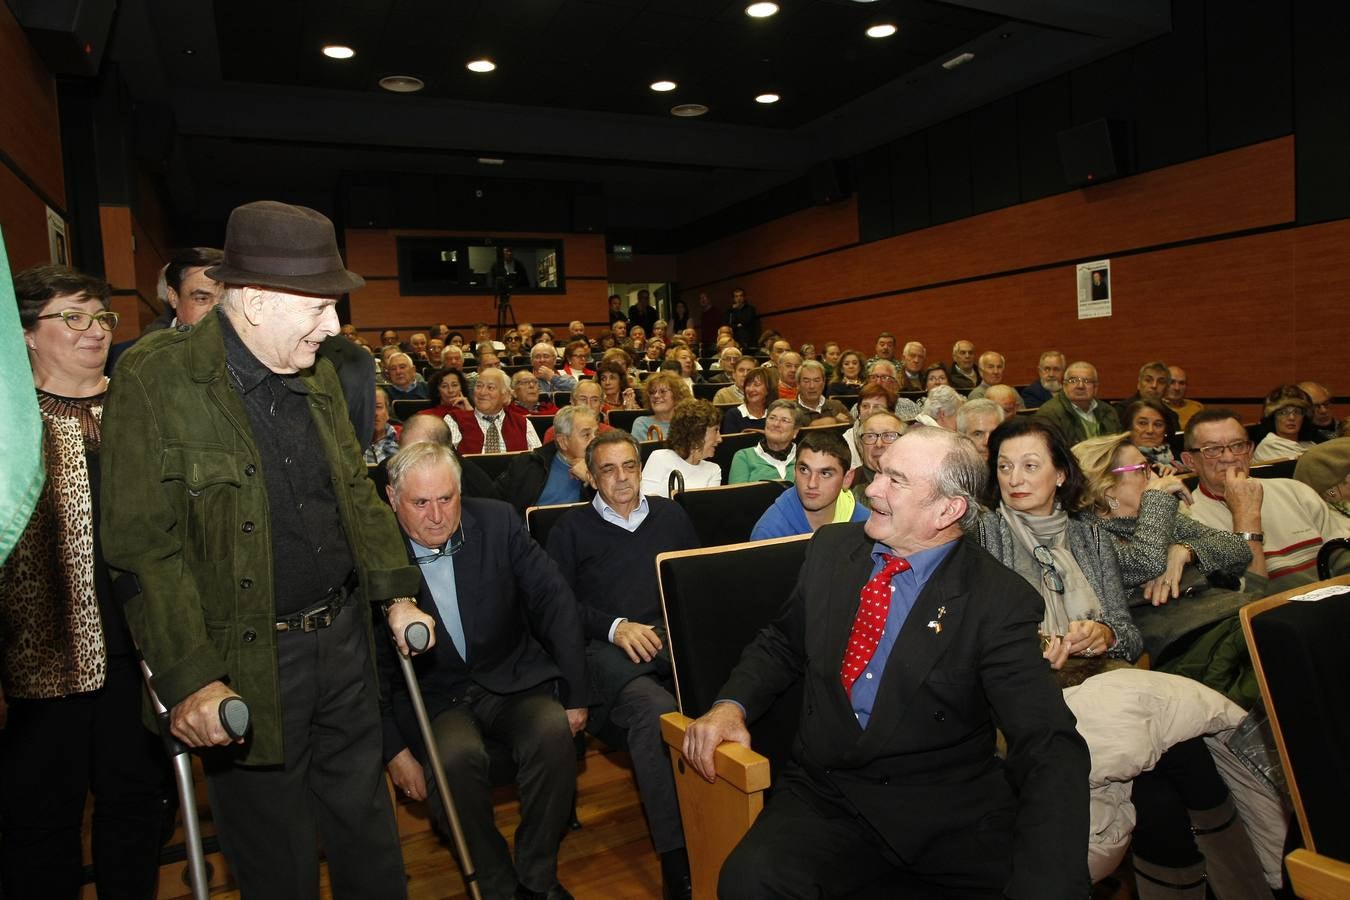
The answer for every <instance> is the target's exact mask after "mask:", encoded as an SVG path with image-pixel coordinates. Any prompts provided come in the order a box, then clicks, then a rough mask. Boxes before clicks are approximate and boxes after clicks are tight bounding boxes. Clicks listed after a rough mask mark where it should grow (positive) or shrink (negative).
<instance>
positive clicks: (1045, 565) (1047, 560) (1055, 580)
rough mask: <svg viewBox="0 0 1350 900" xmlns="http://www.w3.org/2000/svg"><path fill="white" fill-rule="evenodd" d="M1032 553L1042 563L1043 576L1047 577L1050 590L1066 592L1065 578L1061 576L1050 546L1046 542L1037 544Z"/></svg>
mask: <svg viewBox="0 0 1350 900" xmlns="http://www.w3.org/2000/svg"><path fill="white" fill-rule="evenodd" d="M1031 555H1032V556H1033V557H1035V559H1036V562H1038V563H1039V564H1040V566H1041V577H1042V578H1044V579H1045V583H1046V585H1047V586H1048V587H1049V588H1050V590H1052V591H1054V592H1055V593H1056V594H1062V593H1064V579H1063V578H1061V577H1060V574H1059V569H1056V568H1055V558H1054V557H1053V556H1051V555H1050V548H1049V547H1047V546H1045V545H1044V544H1037V545H1036V546H1035V547H1032V548H1031Z"/></svg>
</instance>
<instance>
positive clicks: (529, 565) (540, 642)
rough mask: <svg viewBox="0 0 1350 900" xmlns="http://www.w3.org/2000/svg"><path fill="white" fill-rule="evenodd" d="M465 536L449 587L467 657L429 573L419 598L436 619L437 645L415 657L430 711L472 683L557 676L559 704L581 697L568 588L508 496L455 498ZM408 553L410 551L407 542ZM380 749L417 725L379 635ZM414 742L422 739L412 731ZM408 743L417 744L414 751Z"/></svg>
mask: <svg viewBox="0 0 1350 900" xmlns="http://www.w3.org/2000/svg"><path fill="white" fill-rule="evenodd" d="M461 510H462V522H463V527H464V546H463V547H461V548H460V550H459V552H458V553H456V554H455V588H456V589H457V591H458V592H459V608H460V615H461V617H462V619H463V624H464V638H465V641H466V642H467V644H468V653H469V660H468V662H467V663H466V662H465V660H464V658H463V657H461V656H460V655H459V651H457V650H456V649H455V643H454V641H452V640H451V639H450V633H449V632H448V631H447V630H446V628H445V623H444V622H443V621H442V619H441V611H440V609H439V608H438V607H437V606H436V601H435V599H434V598H433V597H432V596H431V591H430V590H429V589H428V588H427V583H426V579H425V578H423V579H422V584H421V587H420V590H419V592H418V595H417V604H418V606H420V607H421V608H422V610H423V611H424V612H427V613H429V614H431V616H433V617H434V618H435V619H436V646H435V647H433V648H432V649H431V650H430V651H429V652H428V653H425V654H421V655H419V656H415V657H413V667H414V669H415V670H416V671H417V680H418V683H419V684H420V685H421V688H422V696H423V698H424V700H425V701H426V705H427V715H428V716H430V717H431V718H432V719H433V720H434V719H435V718H436V716H437V715H438V714H440V713H442V712H444V711H445V710H447V709H449V708H450V707H451V706H453V705H454V704H455V703H456V702H458V701H459V699H460V698H461V697H463V696H464V692H465V691H466V690H468V688H469V686H470V685H471V684H479V685H481V686H482V687H484V688H486V689H487V690H489V691H492V692H493V693H498V694H509V693H515V692H517V691H523V690H525V689H527V688H531V687H535V686H537V685H540V684H543V683H544V682H546V681H551V680H554V679H558V680H559V681H558V699H559V702H561V703H562V705H563V706H564V707H566V708H571V707H580V706H585V705H586V694H587V686H586V657H585V651H584V649H583V641H582V634H581V619H580V617H579V615H578V613H577V604H576V600H575V599H574V598H573V596H572V589H571V588H570V587H569V586H568V584H567V582H566V581H565V580H564V579H563V577H562V574H561V573H560V572H559V571H558V567H557V565H556V564H555V563H554V562H553V560H552V559H551V558H550V557H549V555H548V554H547V553H545V552H544V549H543V548H542V547H540V546H539V545H538V544H537V543H535V540H534V539H533V538H532V537H530V536H529V534H527V533H526V531H525V526H524V524H523V523H522V522H521V520H520V517H519V516H517V515H516V514H515V513H514V512H513V511H512V509H511V507H509V506H507V505H506V504H505V503H502V502H500V501H497V500H476V499H470V498H467V497H466V498H464V499H463V500H462V501H461ZM408 555H409V557H410V558H411V557H412V555H413V554H412V552H411V545H409V554H408ZM378 644H379V648H380V649H379V659H380V676H381V677H380V687H381V712H382V714H383V718H384V758H385V759H386V760H388V759H392V758H393V757H394V756H395V755H396V754H397V753H398V752H399V751H400V750H402V749H403V748H404V747H405V746H408V745H409V741H408V739H407V738H405V737H404V735H416V734H417V725H416V723H415V719H414V718H413V712H412V705H411V700H410V698H409V696H408V693H407V686H406V685H405V684H404V681H403V677H402V675H401V674H400V673H399V672H398V671H397V665H398V661H397V659H395V657H394V653H395V652H396V651H395V650H394V649H393V647H392V645H391V643H390V642H389V641H379V642H378ZM412 743H413V744H414V745H417V744H420V741H413V742H412ZM421 749H422V748H421V747H420V746H414V752H418V751H420V750H421Z"/></svg>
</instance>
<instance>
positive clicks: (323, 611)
mask: <svg viewBox="0 0 1350 900" xmlns="http://www.w3.org/2000/svg"><path fill="white" fill-rule="evenodd" d="M356 582H357V576H356V570H355V569H352V571H351V572H350V573H349V574H348V575H347V580H346V581H344V582H343V583H342V584H341V585H340V586H339V587H336V588H334V589H333V590H331V591H329V592H328V593H327V594H325V595H324V598H323V599H322V600H320V601H319V602H318V603H316V604H314V605H313V606H311V607H309V608H308V609H302V610H300V612H297V613H292V614H290V615H289V616H283V617H282V618H279V619H277V631H318V630H319V629H320V628H327V627H328V626H329V625H332V624H333V623H334V622H335V621H337V617H338V613H340V612H342V607H343V606H345V605H346V604H347V598H348V597H350V596H351V594H352V592H353V591H354V590H356Z"/></svg>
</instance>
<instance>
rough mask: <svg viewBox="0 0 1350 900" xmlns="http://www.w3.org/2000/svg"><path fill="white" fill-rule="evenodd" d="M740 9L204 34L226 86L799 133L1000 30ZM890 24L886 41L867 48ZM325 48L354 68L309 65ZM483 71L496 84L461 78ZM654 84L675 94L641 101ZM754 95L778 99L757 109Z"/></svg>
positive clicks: (875, 8) (590, 12)
mask: <svg viewBox="0 0 1350 900" xmlns="http://www.w3.org/2000/svg"><path fill="white" fill-rule="evenodd" d="M746 2H748V0H739V2H728V0H629V2H624V0H457V2H446V0H386V2H375V0H370V2H364V3H344V4H335V3H332V2H328V0H291V2H275V0H230V2H225V3H217V4H216V7H215V11H216V15H215V29H216V35H217V36H218V39H219V48H220V58H221V63H222V75H223V77H224V78H225V80H226V81H231V82H241V83H252V84H268V85H274V86H277V87H282V88H294V87H308V88H327V89H334V90H344V91H367V92H379V91H380V90H381V88H380V87H378V86H377V82H378V81H379V79H380V78H382V77H384V76H386V75H393V74H406V75H414V76H416V77H418V78H420V79H422V80H423V81H424V82H426V85H427V86H426V89H425V94H424V95H425V96H427V97H438V98H448V99H452V100H465V101H473V102H482V103H510V104H515V105H519V106H542V107H548V108H553V109H585V110H594V111H598V112H611V113H625V114H633V115H646V116H661V117H667V116H669V115H670V108H671V107H672V106H673V105H675V104H677V103H688V102H696V103H702V104H704V105H705V106H708V107H709V108H710V112H709V113H708V119H709V120H712V121H719V122H734V123H736V124H740V125H749V126H753V127H760V128H765V127H767V128H795V127H798V126H800V125H803V124H805V123H807V122H810V121H811V120H813V119H816V118H818V117H819V116H821V115H823V114H824V113H826V112H828V111H830V110H832V109H836V108H838V107H840V106H843V105H844V104H845V103H847V102H849V101H850V100H854V99H856V98H857V97H860V96H862V95H863V94H866V93H868V92H870V91H872V90H875V89H876V88H878V87H880V86H881V85H883V84H885V83H887V82H889V81H893V80H895V79H896V78H899V77H901V76H902V75H904V74H906V73H907V72H909V71H911V70H913V69H915V68H918V67H919V66H922V65H924V64H925V63H929V62H932V61H933V60H934V59H937V58H939V57H942V55H943V54H946V53H948V52H950V51H953V50H954V49H955V48H959V47H960V46H961V45H962V44H963V43H965V42H968V41H973V40H974V39H976V38H977V37H979V36H980V35H981V34H984V33H985V32H988V31H991V30H993V29H995V28H997V27H999V26H1000V25H1002V24H1004V22H1005V21H1006V19H1005V18H1004V17H1002V16H996V15H991V14H989V13H985V12H978V11H975V10H971V9H965V8H962V7H959V6H952V5H949V4H945V3H935V2H928V0H876V2H871V3H857V2H853V0H838V2H825V0H806V2H801V0H799V2H796V3H792V2H784V3H783V5H782V9H781V11H780V12H779V13H778V14H777V15H774V16H770V17H768V18H764V19H754V18H751V17H749V16H747V15H746V14H745V6H746ZM264 20H265V21H267V23H268V28H267V29H266V30H265V31H264V30H260V29H259V28H258V27H257V25H256V23H257V22H260V21H264ZM887 21H889V22H892V23H893V24H896V25H897V26H899V27H900V30H899V31H898V32H897V33H896V34H895V35H893V36H892V37H889V38H882V39H874V38H869V37H868V36H867V35H866V34H865V29H866V28H867V26H869V25H871V24H873V23H877V22H887ZM330 43H337V44H344V45H347V46H350V47H352V48H353V49H355V51H356V56H355V57H354V58H352V59H348V60H333V59H328V58H326V57H324V56H322V55H320V53H319V49H320V48H321V47H322V46H324V45H325V44H330ZM480 56H486V57H488V58H490V59H492V60H493V61H495V62H496V63H497V69H496V71H494V72H491V73H487V74H475V73H473V72H470V71H469V70H468V69H466V68H465V64H466V63H467V62H468V61H469V60H471V59H475V58H478V57H480ZM661 79H669V80H672V81H675V82H677V84H678V85H679V86H678V88H677V89H676V90H674V91H670V92H666V93H657V92H654V91H652V90H651V89H650V87H649V85H650V84H651V83H652V82H655V81H658V80H661ZM765 92H774V93H777V94H779V95H780V97H781V98H782V99H781V100H780V101H779V102H778V103H776V104H772V105H765V104H761V103H756V102H755V99H754V98H755V97H756V96H757V95H759V94H762V93H765Z"/></svg>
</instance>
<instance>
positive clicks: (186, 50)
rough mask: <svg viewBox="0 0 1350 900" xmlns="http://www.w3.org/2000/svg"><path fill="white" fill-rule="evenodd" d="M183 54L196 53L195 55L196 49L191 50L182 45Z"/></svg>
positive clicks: (190, 54) (193, 54)
mask: <svg viewBox="0 0 1350 900" xmlns="http://www.w3.org/2000/svg"><path fill="white" fill-rule="evenodd" d="M183 55H184V56H196V55H197V51H196V50H193V49H192V48H191V47H184V48H183Z"/></svg>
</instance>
